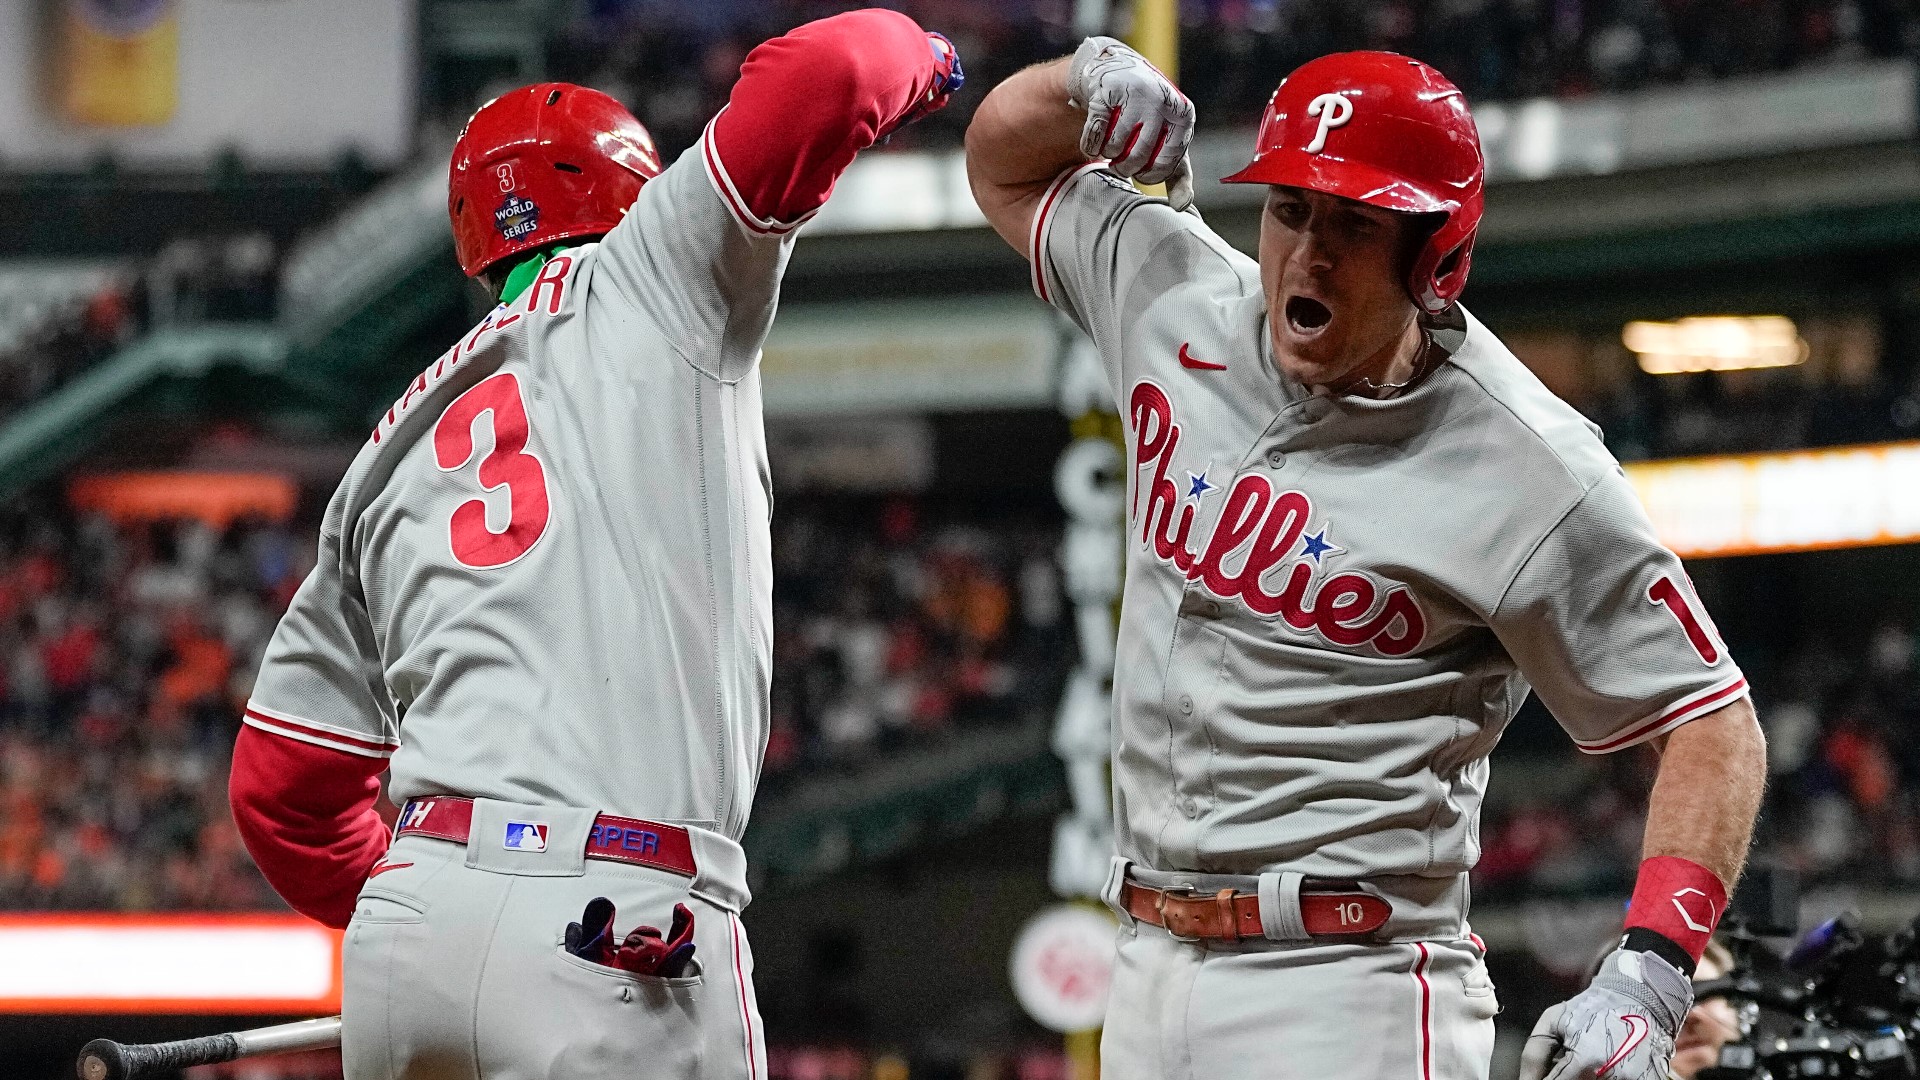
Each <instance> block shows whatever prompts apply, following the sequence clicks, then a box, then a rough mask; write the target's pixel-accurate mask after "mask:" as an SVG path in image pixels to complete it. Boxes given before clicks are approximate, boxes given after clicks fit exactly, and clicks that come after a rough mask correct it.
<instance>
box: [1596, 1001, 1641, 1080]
mask: <svg viewBox="0 0 1920 1080" xmlns="http://www.w3.org/2000/svg"><path fill="white" fill-rule="evenodd" d="M1620 1022H1621V1023H1623V1024H1625V1025H1627V1039H1626V1041H1625V1042H1623V1043H1621V1044H1620V1049H1618V1050H1615V1051H1614V1052H1613V1056H1612V1057H1610V1058H1608V1059H1607V1063H1606V1064H1605V1065H1602V1066H1600V1070H1599V1071H1598V1072H1596V1073H1594V1075H1595V1076H1605V1075H1607V1072H1608V1070H1610V1069H1612V1068H1613V1067H1614V1066H1615V1065H1618V1064H1620V1062H1621V1061H1622V1060H1623V1059H1625V1058H1626V1056H1627V1055H1628V1054H1631V1053H1633V1048H1634V1047H1636V1046H1639V1045H1640V1043H1641V1042H1642V1041H1644V1040H1645V1039H1646V1037H1647V1018H1646V1017H1644V1016H1635V1015H1634V1014H1632V1013H1628V1014H1627V1015H1625V1016H1622V1017H1621V1018H1620Z"/></svg>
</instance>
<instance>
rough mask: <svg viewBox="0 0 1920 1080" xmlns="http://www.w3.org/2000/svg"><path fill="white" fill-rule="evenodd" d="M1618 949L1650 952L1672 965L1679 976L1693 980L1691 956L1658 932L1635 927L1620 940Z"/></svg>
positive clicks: (1693, 965)
mask: <svg viewBox="0 0 1920 1080" xmlns="http://www.w3.org/2000/svg"><path fill="white" fill-rule="evenodd" d="M1620 947H1621V948H1623V949H1633V950H1634V951H1636V952H1650V953H1652V954H1653V955H1655V956H1657V957H1659V958H1660V959H1662V960H1665V961H1666V962H1667V963H1669V964H1672V965H1673V966H1674V967H1676V968H1679V969H1680V974H1682V975H1685V976H1686V977H1687V978H1689V979H1691V978H1693V969H1694V967H1695V961H1694V959H1693V955H1692V954H1691V953H1689V952H1687V950H1685V949H1683V948H1681V947H1680V946H1679V945H1678V944H1677V943H1676V942H1675V941H1674V940H1673V939H1672V938H1670V937H1668V936H1667V935H1665V934H1662V933H1660V932H1659V931H1658V930H1649V929H1647V928H1646V927H1644V926H1636V927H1634V928H1633V929H1631V930H1628V931H1627V936H1626V937H1623V938H1621V939H1620Z"/></svg>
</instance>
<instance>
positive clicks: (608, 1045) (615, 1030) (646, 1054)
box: [549, 947, 726, 1080]
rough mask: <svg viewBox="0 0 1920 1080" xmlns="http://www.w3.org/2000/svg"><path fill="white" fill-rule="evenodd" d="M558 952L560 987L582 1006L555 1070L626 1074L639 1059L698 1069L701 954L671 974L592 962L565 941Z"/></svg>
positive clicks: (675, 1072)
mask: <svg viewBox="0 0 1920 1080" xmlns="http://www.w3.org/2000/svg"><path fill="white" fill-rule="evenodd" d="M553 960H554V963H553V971H554V981H555V989H556V991H557V992H559V993H562V994H564V995H566V998H567V999H568V1000H569V1002H570V1004H571V1005H572V1007H573V1008H574V1009H577V1010H578V1011H577V1014H576V1015H577V1017H578V1020H579V1023H578V1024H577V1025H574V1026H573V1027H572V1030H571V1031H570V1032H569V1033H568V1036H567V1038H566V1039H565V1040H564V1045H563V1047H562V1048H561V1049H560V1051H559V1053H558V1054H557V1055H556V1056H555V1058H554V1062H555V1064H554V1068H553V1070H552V1073H551V1075H554V1076H616V1075H627V1074H628V1073H631V1072H632V1071H633V1069H634V1068H635V1063H645V1075H646V1076H648V1077H656V1076H657V1077H665V1078H686V1080H693V1078H696V1077H699V1076H700V1075H701V1061H702V1058H703V1057H704V1054H703V1049H704V1046H705V1042H706V1040H705V1035H704V1033H703V1030H702V1027H703V1020H710V1019H711V1018H706V1017H704V1016H703V1013H702V1007H703V1002H702V996H703V992H704V989H705V988H704V986H703V983H704V981H705V980H704V976H703V975H702V973H701V971H700V970H699V967H698V965H699V963H700V961H699V960H698V959H696V960H695V961H694V965H695V967H694V970H693V973H692V974H690V975H686V976H683V977H680V978H674V979H665V978H660V977H658V976H647V975H636V974H634V973H633V972H630V971H622V970H620V969H619V968H611V967H606V966H603V965H601V964H595V963H592V962H590V961H587V960H583V959H581V958H580V957H578V956H575V955H573V954H572V953H570V952H567V951H566V949H565V948H564V947H560V948H556V949H554V951H553ZM725 1003H726V1002H725V1001H724V1000H723V1001H722V1002H721V1004H725ZM555 1004H557V1002H556V1003H555ZM549 1007H551V1006H549Z"/></svg>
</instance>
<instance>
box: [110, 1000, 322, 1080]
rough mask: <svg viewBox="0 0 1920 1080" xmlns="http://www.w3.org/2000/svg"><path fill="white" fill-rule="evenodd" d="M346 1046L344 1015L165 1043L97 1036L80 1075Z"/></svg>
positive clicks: (131, 1078)
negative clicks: (342, 1025) (342, 1043)
mask: <svg viewBox="0 0 1920 1080" xmlns="http://www.w3.org/2000/svg"><path fill="white" fill-rule="evenodd" d="M339 1045H340V1018H339V1017H337V1016H327V1017H322V1018H321V1019H318V1020H300V1021H296V1022H295V1023H291V1024H275V1025H274V1026H272V1027H263V1028H254V1029H252V1030H250V1031H229V1032H226V1033H225V1034H221V1035H205V1036H202V1037H200V1038H198V1039H180V1040H178V1041H176V1042H163V1043H117V1042H114V1041H113V1040H112V1039H95V1040H93V1041H92V1042H90V1043H88V1044H87V1045H85V1046H83V1047H81V1048H80V1060H79V1062H78V1063H77V1065H76V1069H77V1071H78V1072H79V1074H80V1080H151V1078H152V1077H157V1076H161V1075H163V1074H165V1073H169V1072H174V1071H177V1070H180V1069H185V1068H189V1067H191V1066H194V1065H218V1064H220V1063H221V1062H223V1061H232V1060H234V1059H235V1058H243V1057H252V1056H253V1055H255V1054H280V1053H286V1052H288V1051H293V1050H325V1049H328V1048H330V1047H335V1046H339Z"/></svg>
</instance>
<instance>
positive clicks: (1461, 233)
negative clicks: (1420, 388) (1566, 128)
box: [1226, 52, 1486, 315]
mask: <svg viewBox="0 0 1920 1080" xmlns="http://www.w3.org/2000/svg"><path fill="white" fill-rule="evenodd" d="M1336 128H1338V129H1339V130H1340V134H1339V136H1338V137H1337V138H1334V139H1333V140H1332V145H1328V134H1329V133H1330V132H1332V131H1333V130H1334V129H1336ZM1485 174H1486V165H1485V163H1484V161H1483V159H1482V158H1481V154H1480V135H1479V132H1477V131H1476V130H1475V129H1474V126H1473V117H1472V116H1471V115H1470V114H1469V113H1468V112H1467V102H1466V98H1465V97H1464V96H1463V95H1462V94H1461V93H1460V89H1459V88H1458V87H1456V86H1454V85H1453V84H1452V83H1450V82H1448V81H1447V77H1446V76H1444V75H1442V74H1440V73H1439V72H1438V71H1435V70H1434V69H1432V68H1430V67H1428V66H1427V65H1425V64H1423V63H1421V62H1420V61H1418V60H1415V59H1413V58H1412V57H1408V56H1401V55H1399V54H1398V53H1389V52H1347V53H1334V54H1333V55H1331V56H1323V57H1321V58H1319V59H1318V60H1313V61H1310V62H1308V63H1306V64H1304V65H1302V66H1301V67H1300V68H1299V70H1297V71H1295V72H1294V73H1293V74H1291V75H1289V76H1287V78H1286V81H1285V82H1282V83H1281V84H1280V88H1279V89H1278V90H1275V91H1274V92H1273V100H1272V101H1270V102H1268V103H1267V111H1266V115H1265V116H1263V117H1261V119H1260V133H1259V134H1258V135H1257V136H1255V141H1254V148H1253V161H1252V163H1251V164H1249V165H1248V166H1247V167H1246V168H1244V169H1241V170H1240V171H1239V172H1237V173H1234V174H1233V175H1232V176H1229V177H1227V178H1226V182H1227V183H1229V184H1278V185H1281V186H1284V187H1295V188H1304V189H1306V190H1308V191H1319V192H1323V193H1325V194H1328V195H1337V196H1339V197H1340V198H1343V199H1353V200H1355V201H1356V202H1363V203H1366V204H1367V205H1369V206H1377V207H1379V208H1381V209H1382V210H1395V211H1398V212H1400V213H1403V214H1419V215H1422V216H1423V217H1430V218H1431V219H1436V220H1437V221H1438V224H1437V225H1434V226H1433V227H1432V231H1431V232H1430V233H1429V234H1428V235H1427V237H1426V242H1425V243H1424V244H1423V245H1421V248H1420V250H1419V252H1418V253H1417V254H1416V255H1415V256H1414V259H1413V264H1412V265H1411V266H1410V267H1409V268H1408V271H1407V280H1406V288H1407V294H1408V295H1409V296H1411V297H1412V298H1413V302H1414V303H1416V304H1418V305H1419V306H1420V308H1421V310H1423V311H1426V312H1428V313H1429V314H1435V315H1437V314H1439V313H1440V312H1443V311H1445V310H1446V309H1447V306H1448V305H1450V304H1452V303H1453V302H1454V301H1455V300H1456V299H1458V298H1459V296H1460V291H1461V290H1462V289H1464V288H1466V285H1467V267H1468V265H1469V263H1470V262H1471V261H1472V255H1473V238H1474V234H1475V232H1476V231H1477V230H1478V229H1479V226H1480V212H1481V209H1482V206H1483V205H1484V200H1483V198H1482V195H1481V183H1482V180H1483V179H1484V177H1485Z"/></svg>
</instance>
